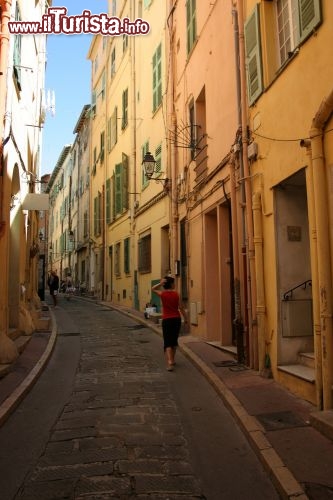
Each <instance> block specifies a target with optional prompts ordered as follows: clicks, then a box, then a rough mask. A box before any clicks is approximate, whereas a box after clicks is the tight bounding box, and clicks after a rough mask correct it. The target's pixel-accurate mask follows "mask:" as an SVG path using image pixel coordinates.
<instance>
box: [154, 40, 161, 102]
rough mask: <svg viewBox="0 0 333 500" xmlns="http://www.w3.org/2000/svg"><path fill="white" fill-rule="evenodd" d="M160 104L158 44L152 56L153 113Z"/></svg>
mask: <svg viewBox="0 0 333 500" xmlns="http://www.w3.org/2000/svg"><path fill="white" fill-rule="evenodd" d="M161 102H162V45H161V44H159V46H158V47H157V50H156V51H155V53H154V55H153V111H156V109H157V108H158V106H159V105H160V104H161Z"/></svg>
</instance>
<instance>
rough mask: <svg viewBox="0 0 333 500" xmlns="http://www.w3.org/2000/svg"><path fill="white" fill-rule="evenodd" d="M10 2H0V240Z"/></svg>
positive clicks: (2, 227) (0, 234)
mask: <svg viewBox="0 0 333 500" xmlns="http://www.w3.org/2000/svg"><path fill="white" fill-rule="evenodd" d="M11 5H12V2H11V0H1V2H0V8H1V28H0V29H1V31H0V88H1V89H2V90H1V92H0V238H1V236H2V235H3V234H4V231H5V226H6V225H5V220H4V213H3V206H4V205H3V204H4V193H3V183H4V172H3V161H2V155H3V148H4V141H5V138H4V129H5V112H6V98H7V92H6V91H4V89H7V67H8V64H7V60H8V52H9V37H10V33H9V29H8V22H9V20H10V11H11Z"/></svg>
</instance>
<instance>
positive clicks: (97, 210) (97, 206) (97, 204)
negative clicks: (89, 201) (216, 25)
mask: <svg viewBox="0 0 333 500" xmlns="http://www.w3.org/2000/svg"><path fill="white" fill-rule="evenodd" d="M101 201H102V195H101V193H98V196H96V197H95V198H94V235H95V236H99V235H100V234H101Z"/></svg>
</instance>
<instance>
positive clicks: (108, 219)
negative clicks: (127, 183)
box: [105, 179, 111, 224]
mask: <svg viewBox="0 0 333 500" xmlns="http://www.w3.org/2000/svg"><path fill="white" fill-rule="evenodd" d="M105 218H106V223H107V224H110V222H111V179H106V182H105Z"/></svg>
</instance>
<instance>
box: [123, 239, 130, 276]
mask: <svg viewBox="0 0 333 500" xmlns="http://www.w3.org/2000/svg"><path fill="white" fill-rule="evenodd" d="M130 241H131V240H130V238H126V239H125V240H124V273H126V274H129V272H130Z"/></svg>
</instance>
